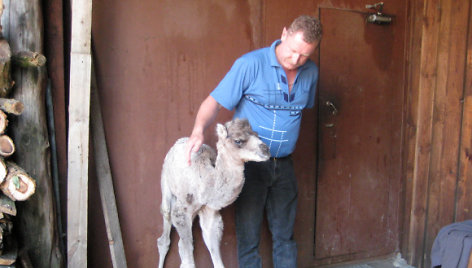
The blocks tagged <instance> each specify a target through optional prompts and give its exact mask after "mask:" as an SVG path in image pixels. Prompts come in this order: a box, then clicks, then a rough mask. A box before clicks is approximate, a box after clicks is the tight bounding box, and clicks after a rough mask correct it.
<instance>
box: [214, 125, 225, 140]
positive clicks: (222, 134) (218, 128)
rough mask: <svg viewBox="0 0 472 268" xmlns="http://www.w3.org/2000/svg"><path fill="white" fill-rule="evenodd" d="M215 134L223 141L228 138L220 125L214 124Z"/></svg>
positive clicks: (223, 127)
mask: <svg viewBox="0 0 472 268" xmlns="http://www.w3.org/2000/svg"><path fill="white" fill-rule="evenodd" d="M216 134H217V135H218V138H219V139H225V138H226V137H228V130H227V129H226V127H225V126H223V125H222V124H216Z"/></svg>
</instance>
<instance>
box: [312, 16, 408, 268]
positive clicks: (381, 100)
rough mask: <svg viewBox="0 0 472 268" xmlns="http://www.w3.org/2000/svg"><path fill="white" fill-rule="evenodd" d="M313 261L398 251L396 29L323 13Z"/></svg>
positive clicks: (400, 61) (399, 62) (399, 96)
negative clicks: (314, 259)
mask: <svg viewBox="0 0 472 268" xmlns="http://www.w3.org/2000/svg"><path fill="white" fill-rule="evenodd" d="M320 17H321V20H322V24H323V27H324V30H323V32H324V35H323V41H322V43H321V48H320V77H321V79H320V88H319V105H318V107H319V126H318V129H319V146H318V148H319V158H318V159H319V167H318V178H317V179H318V181H317V206H316V226H315V228H316V231H315V258H316V259H317V260H318V261H320V262H324V263H331V262H337V261H344V260H352V259H358V258H364V257H370V256H378V255H383V254H388V253H392V252H394V251H395V249H396V246H397V244H398V241H397V237H398V224H397V221H398V219H397V215H398V202H399V194H398V192H399V185H400V142H401V140H400V131H401V115H402V111H401V107H402V106H401V103H402V101H401V100H402V95H403V93H402V92H403V83H402V76H401V72H400V73H399V70H401V69H402V67H401V66H402V64H403V55H402V53H401V51H402V47H401V46H400V47H398V46H397V47H395V46H394V44H395V42H396V39H395V38H394V36H395V35H394V30H395V27H396V25H395V24H392V25H383V26H379V25H373V24H368V23H366V20H365V18H366V14H365V13H361V12H356V11H348V10H338V9H322V10H321V12H320Z"/></svg>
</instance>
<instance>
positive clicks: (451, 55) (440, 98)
mask: <svg viewBox="0 0 472 268" xmlns="http://www.w3.org/2000/svg"><path fill="white" fill-rule="evenodd" d="M440 8H441V17H440V26H439V31H440V32H439V36H440V37H439V40H438V66H437V78H436V79H437V83H436V91H435V98H434V119H433V143H432V145H433V146H432V153H431V156H432V157H431V173H430V174H431V176H430V183H429V184H430V187H429V193H428V211H427V213H428V214H427V221H426V222H427V223H426V232H425V245H424V255H425V256H424V258H423V259H424V267H429V266H431V263H430V257H429V255H430V249H431V247H432V245H433V242H434V239H435V237H436V235H437V234H438V232H439V230H440V229H441V228H442V227H443V226H445V225H448V224H451V223H452V222H453V221H454V211H455V203H456V200H455V194H456V189H457V188H456V187H457V175H458V161H459V158H458V155H459V144H460V129H461V117H462V106H463V104H462V103H461V99H462V97H463V96H462V95H463V90H464V89H463V85H464V77H465V76H464V66H465V57H464V55H465V53H466V39H464V36H466V35H467V23H468V19H467V16H468V11H469V1H468V0H460V1H442V2H441V6H440Z"/></svg>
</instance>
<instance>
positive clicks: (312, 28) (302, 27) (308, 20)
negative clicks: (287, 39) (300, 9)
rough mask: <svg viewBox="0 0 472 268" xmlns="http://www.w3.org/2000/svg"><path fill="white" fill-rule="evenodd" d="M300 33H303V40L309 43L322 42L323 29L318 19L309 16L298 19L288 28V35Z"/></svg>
mask: <svg viewBox="0 0 472 268" xmlns="http://www.w3.org/2000/svg"><path fill="white" fill-rule="evenodd" d="M300 31H301V32H303V40H304V41H305V42H307V43H313V42H315V41H320V40H321V35H322V27H321V22H320V20H319V19H318V18H315V17H311V16H308V15H301V16H300V17H298V18H296V19H295V20H294V21H293V22H292V24H291V25H290V27H289V28H288V33H289V34H293V33H296V32H300Z"/></svg>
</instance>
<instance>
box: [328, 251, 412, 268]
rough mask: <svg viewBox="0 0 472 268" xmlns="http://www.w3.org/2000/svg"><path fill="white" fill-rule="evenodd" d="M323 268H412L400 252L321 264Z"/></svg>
mask: <svg viewBox="0 0 472 268" xmlns="http://www.w3.org/2000/svg"><path fill="white" fill-rule="evenodd" d="M323 268H414V267H413V266H411V265H408V264H407V263H406V261H405V260H404V259H403V258H402V257H401V255H400V254H398V255H396V256H392V257H387V258H383V259H374V260H368V261H363V262H356V263H343V264H334V265H329V266H323Z"/></svg>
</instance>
